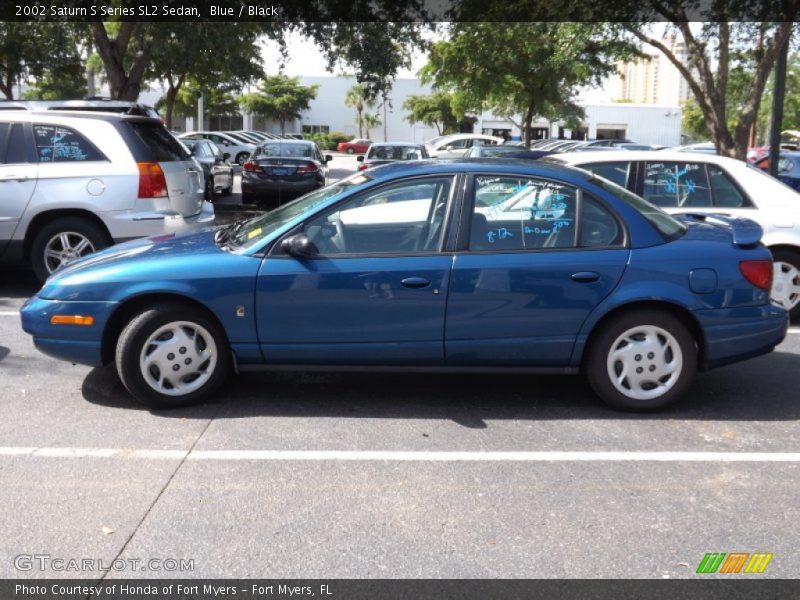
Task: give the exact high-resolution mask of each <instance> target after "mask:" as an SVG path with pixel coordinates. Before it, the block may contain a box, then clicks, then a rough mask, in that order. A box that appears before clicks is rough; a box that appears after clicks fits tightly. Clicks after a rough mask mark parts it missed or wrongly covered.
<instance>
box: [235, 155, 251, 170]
mask: <svg viewBox="0 0 800 600" xmlns="http://www.w3.org/2000/svg"><path fill="white" fill-rule="evenodd" d="M248 158H250V153H249V152H239V154H237V155H236V159H235V160H236V164H237V165H239V166H240V167H241V166H242V165H243V164H244V163H246V162H247V159H248Z"/></svg>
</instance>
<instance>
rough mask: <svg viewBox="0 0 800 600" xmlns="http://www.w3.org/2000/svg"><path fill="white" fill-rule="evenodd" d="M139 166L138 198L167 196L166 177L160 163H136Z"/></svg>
mask: <svg viewBox="0 0 800 600" xmlns="http://www.w3.org/2000/svg"><path fill="white" fill-rule="evenodd" d="M136 164H137V166H138V167H139V198H163V197H165V196H167V179H166V178H165V177H164V171H162V170H161V165H159V164H158V163H154V162H140V163H136Z"/></svg>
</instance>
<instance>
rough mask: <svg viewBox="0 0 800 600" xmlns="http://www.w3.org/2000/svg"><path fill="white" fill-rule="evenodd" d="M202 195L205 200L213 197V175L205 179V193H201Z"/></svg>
mask: <svg viewBox="0 0 800 600" xmlns="http://www.w3.org/2000/svg"><path fill="white" fill-rule="evenodd" d="M203 196H204V197H205V199H206V200H209V201H211V200H213V199H214V177H213V176H209V177H208V179H206V189H205V193H204V194H203Z"/></svg>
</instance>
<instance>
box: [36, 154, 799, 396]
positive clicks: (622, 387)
mask: <svg viewBox="0 0 800 600" xmlns="http://www.w3.org/2000/svg"><path fill="white" fill-rule="evenodd" d="M761 233H762V231H761V228H760V227H759V226H758V225H757V224H756V223H754V222H753V221H749V220H747V219H737V218H732V217H724V216H711V215H696V216H691V217H685V218H683V219H678V218H675V217H672V216H670V215H668V214H667V213H665V212H663V211H661V210H660V209H658V208H656V207H655V206H653V205H651V204H649V203H647V202H645V201H644V200H642V199H641V198H640V197H639V196H636V195H634V194H632V193H631V192H629V191H627V190H626V189H624V188H623V187H620V186H618V185H616V184H614V183H612V182H610V181H608V180H606V179H603V178H601V177H597V176H595V175H593V174H591V173H589V172H587V171H583V170H579V169H571V168H566V167H560V166H556V165H552V164H544V163H541V162H540V161H510V160H491V159H485V160H484V161H481V162H477V161H466V160H464V161H413V162H404V161H401V162H396V163H393V164H390V165H384V166H382V167H379V168H375V169H369V170H367V171H363V172H360V173H355V174H354V175H352V176H350V177H348V178H346V179H344V180H341V181H338V182H336V183H334V184H332V185H330V186H328V187H325V188H322V189H320V190H316V191H314V192H311V193H309V194H307V195H305V196H303V197H302V198H299V199H297V200H295V201H294V202H290V203H288V204H285V205H283V206H281V207H279V208H277V209H275V210H273V211H271V212H268V213H265V214H263V215H260V216H257V217H254V218H252V219H249V220H244V221H240V222H237V223H233V224H231V225H228V226H225V227H220V228H216V229H214V230H208V231H202V232H198V233H195V234H187V235H174V236H160V237H157V238H151V239H147V240H141V241H136V242H131V243H127V244H122V245H119V246H115V247H113V248H110V249H108V250H106V251H104V252H101V253H98V254H96V255H94V256H92V257H88V258H85V259H83V260H82V261H79V262H76V263H75V264H74V265H70V266H68V267H67V268H65V269H63V270H62V271H60V272H59V273H57V274H56V275H54V276H53V277H51V278H50V279H49V280H48V282H47V284H46V285H45V286H44V287H43V288H42V290H40V292H39V293H38V294H37V295H36V296H34V297H33V298H31V299H29V300H28V301H27V303H26V304H25V306H24V307H23V308H22V310H21V314H22V325H23V328H24V330H25V331H26V332H28V333H29V334H31V335H32V336H33V341H34V344H35V345H36V347H37V348H38V349H39V350H41V351H43V352H45V353H46V354H49V355H51V356H54V357H57V358H60V359H63V360H67V361H70V362H74V363H82V364H88V365H103V364H106V363H114V364H115V365H116V368H117V371H118V373H119V374H120V377H121V379H122V382H123V384H124V385H125V387H126V388H127V389H128V390H129V391H130V393H131V394H132V395H133V397H134V398H136V399H137V400H139V401H140V402H143V403H145V404H147V405H149V406H152V407H159V408H168V407H178V406H186V405H188V404H192V403H195V402H199V401H202V400H203V399H205V398H208V397H209V396H211V395H212V394H213V393H214V392H215V391H216V390H218V389H219V388H220V386H221V385H222V384H223V382H224V381H225V379H226V378H227V377H228V376H229V375H230V374H232V373H233V372H234V371H235V372H240V371H249V370H264V369H267V370H275V369H299V368H302V369H306V370H314V369H317V370H343V369H344V370H354V369H355V370H358V369H362V370H368V371H382V370H383V371H386V370H389V371H391V370H402V371H404V372H413V371H415V370H419V371H431V370H438V371H442V372H450V373H464V372H467V373H472V374H482V376H484V377H497V376H499V374H503V373H506V374H508V373H517V374H526V375H528V376H530V377H532V378H533V377H535V376H536V375H543V374H547V373H558V374H569V373H576V374H577V373H583V374H584V375H585V376H586V378H587V379H588V381H589V383H590V384H591V386H592V389H593V390H594V391H595V392H596V394H597V395H598V396H599V397H600V398H602V399H603V400H604V401H606V402H607V403H608V404H610V405H611V406H614V407H616V408H621V409H626V410H634V411H652V410H657V409H661V408H664V407H666V406H668V405H670V404H672V403H673V402H676V401H677V400H678V399H679V398H680V397H681V396H682V395H683V394H685V393H686V391H687V390H688V389H689V387H690V385H691V382H692V380H693V379H694V378H695V375H696V373H697V372H698V371H704V370H706V369H710V368H714V367H719V366H722V365H726V364H730V363H734V362H737V361H740V360H744V359H747V358H751V357H754V356H758V355H761V354H765V353H768V352H770V351H771V350H772V349H773V348H774V347H775V345H776V344H778V343H780V342H781V341H782V340H783V338H784V336H785V335H786V331H787V327H788V319H787V313H786V311H785V310H784V309H782V308H781V307H779V306H775V305H773V304H772V303H770V301H769V290H770V286H771V283H772V273H773V271H772V260H771V257H770V253H769V250H767V249H766V248H765V247H764V245H763V244H761V243H760V241H759V240H760V237H761ZM552 385H556V383H554V382H553V380H549V381H548V380H545V381H540V382H539V383H538V385H537V387H539V388H547V387H548V386H552ZM266 390H267V391H265V393H267V394H268V393H269V391H268V388H266ZM520 393H524V390H522V389H521V390H520ZM564 400H565V401H567V400H568V399H567V398H565V399H564Z"/></svg>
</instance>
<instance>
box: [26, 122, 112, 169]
mask: <svg viewBox="0 0 800 600" xmlns="http://www.w3.org/2000/svg"><path fill="white" fill-rule="evenodd" d="M33 138H34V141H35V143H36V156H37V157H38V158H39V162H40V163H56V162H90V161H99V160H107V159H106V157H105V156H103V154H102V153H101V152H100V151H99V150H98V149H97V148H95V147H94V145H93V144H92V143H91V142H90V141H89V140H87V139H86V138H85V137H83V136H82V135H80V134H79V133H77V132H76V131H74V130H72V129H70V128H68V127H61V126H60V125H34V126H33Z"/></svg>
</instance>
